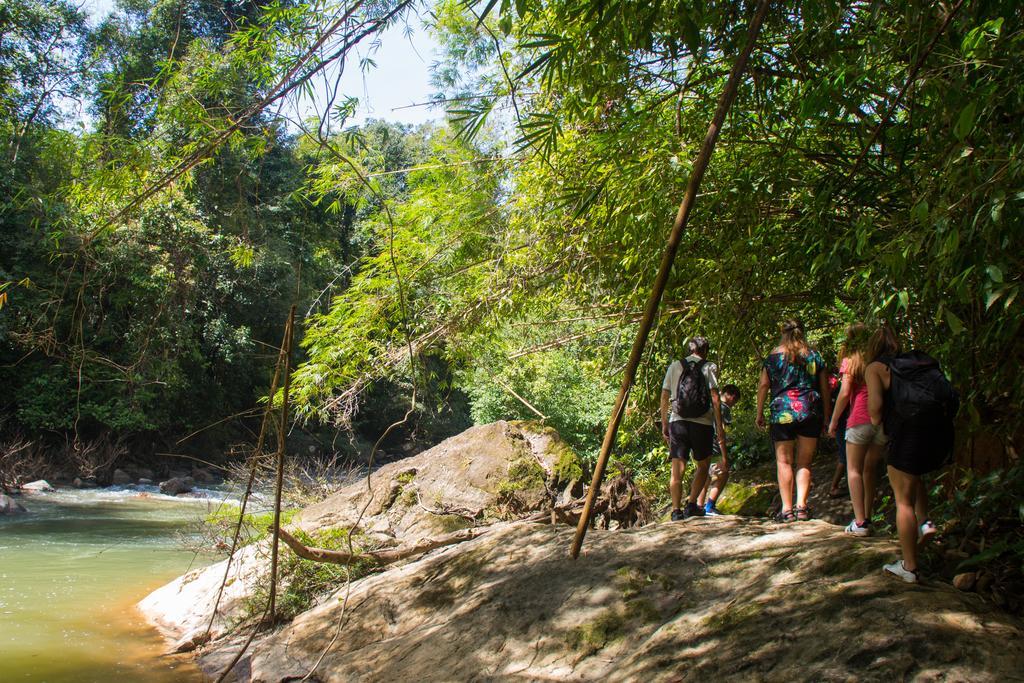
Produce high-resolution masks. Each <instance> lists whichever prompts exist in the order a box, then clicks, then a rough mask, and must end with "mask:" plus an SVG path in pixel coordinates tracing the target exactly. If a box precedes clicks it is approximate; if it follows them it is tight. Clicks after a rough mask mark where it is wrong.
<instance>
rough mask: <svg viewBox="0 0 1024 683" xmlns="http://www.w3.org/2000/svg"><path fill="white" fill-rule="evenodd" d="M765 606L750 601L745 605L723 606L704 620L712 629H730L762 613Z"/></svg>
mask: <svg viewBox="0 0 1024 683" xmlns="http://www.w3.org/2000/svg"><path fill="white" fill-rule="evenodd" d="M763 609H764V608H763V607H762V606H761V605H759V604H758V603H756V602H748V603H746V604H743V605H733V606H732V607H723V609H720V610H718V611H717V612H715V613H714V614H712V615H711V616H709V617H707V618H706V619H705V620H704V623H705V625H706V626H707V627H708V629H709V630H712V631H728V630H730V629H732V628H733V627H735V626H738V625H740V624H741V623H743V622H744V621H747V620H748V619H753V618H754V617H756V616H758V615H759V614H761V612H762V611H763Z"/></svg>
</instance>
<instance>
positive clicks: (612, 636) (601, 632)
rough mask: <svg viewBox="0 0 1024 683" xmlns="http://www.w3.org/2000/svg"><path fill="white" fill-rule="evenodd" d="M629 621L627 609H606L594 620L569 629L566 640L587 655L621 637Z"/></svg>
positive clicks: (574, 648) (571, 646)
mask: <svg viewBox="0 0 1024 683" xmlns="http://www.w3.org/2000/svg"><path fill="white" fill-rule="evenodd" d="M628 621H629V619H628V617H627V616H626V612H625V610H617V609H606V610H604V611H603V612H601V613H600V614H598V615H597V616H596V617H594V619H593V620H591V621H589V622H587V623H585V624H580V625H579V626H577V627H576V628H574V629H572V630H571V631H569V633H568V635H567V637H566V641H567V643H568V645H569V647H570V648H572V649H573V650H577V651H578V652H580V653H581V654H582V655H583V656H584V657H586V656H588V655H592V654H594V653H595V652H598V651H600V650H601V649H602V648H604V647H605V646H606V645H608V644H609V643H612V642H614V641H615V640H618V639H619V638H621V637H622V635H623V634H624V633H625V631H626V624H627V622H628Z"/></svg>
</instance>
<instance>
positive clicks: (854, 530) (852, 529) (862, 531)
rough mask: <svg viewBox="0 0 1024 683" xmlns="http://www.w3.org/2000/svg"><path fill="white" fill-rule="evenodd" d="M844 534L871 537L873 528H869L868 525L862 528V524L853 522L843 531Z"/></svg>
mask: <svg viewBox="0 0 1024 683" xmlns="http://www.w3.org/2000/svg"><path fill="white" fill-rule="evenodd" d="M843 533H846V534H852V535H854V536H870V535H871V528H870V527H868V525H867V524H865V525H864V526H861V525H860V524H857V520H853V521H852V522H850V523H849V524H847V525H846V528H845V529H843Z"/></svg>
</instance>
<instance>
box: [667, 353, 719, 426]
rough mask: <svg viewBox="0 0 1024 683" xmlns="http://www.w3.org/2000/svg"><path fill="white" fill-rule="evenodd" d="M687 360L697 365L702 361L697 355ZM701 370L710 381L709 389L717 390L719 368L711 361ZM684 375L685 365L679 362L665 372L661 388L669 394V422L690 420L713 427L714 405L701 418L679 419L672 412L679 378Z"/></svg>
mask: <svg viewBox="0 0 1024 683" xmlns="http://www.w3.org/2000/svg"><path fill="white" fill-rule="evenodd" d="M686 360H688V361H690V362H691V363H697V362H699V361H700V360H701V357H700V356H697V355H690V356H687V357H686ZM701 369H702V371H703V372H704V379H706V380H707V381H708V389H717V388H718V366H717V365H715V364H714V363H712V362H711V361H707V362H706V363H704V367H703V368H701ZM682 374H683V364H682V363H680V362H679V361H677V360H674V361H672V363H671V364H670V365H669V366H668V370H666V371H665V381H664V382H662V385H661V388H662V389H663V390H664V391H667V392H668V406H669V409H668V421H669V422H675V421H676V420H688V421H690V422H697V423H699V424H702V425H713V424H714V423H715V407H714V405H712V406H711V407H710V408H708V412H706V413H704V414H703V415H701V416H700V417H679V416H678V415H676V411H674V410H672V401H674V400H675V398H676V387H678V386H679V377H680V375H682Z"/></svg>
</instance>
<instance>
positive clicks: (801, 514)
mask: <svg viewBox="0 0 1024 683" xmlns="http://www.w3.org/2000/svg"><path fill="white" fill-rule="evenodd" d="M793 514H794V516H795V517H796V519H797V520H799V521H801V522H806V521H807V520H809V519H810V518H811V508H809V507H797V508H793Z"/></svg>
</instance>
